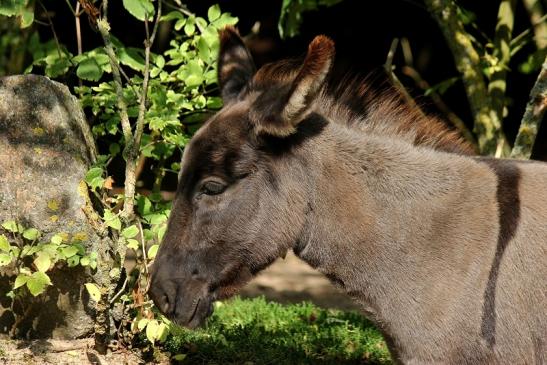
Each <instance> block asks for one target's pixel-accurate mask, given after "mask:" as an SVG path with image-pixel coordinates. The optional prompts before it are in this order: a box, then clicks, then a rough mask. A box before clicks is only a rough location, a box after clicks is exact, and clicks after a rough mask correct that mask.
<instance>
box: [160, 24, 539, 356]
mask: <svg viewBox="0 0 547 365" xmlns="http://www.w3.org/2000/svg"><path fill="white" fill-rule="evenodd" d="M234 37H235V38H234ZM221 40H222V42H223V44H222V46H221V50H222V51H221V54H220V60H226V59H230V57H232V56H233V55H239V56H241V55H245V54H248V51H247V50H246V49H240V48H241V47H244V46H243V43H242V42H241V40H240V39H239V37H238V36H237V33H236V32H235V31H234V30H233V29H229V30H227V31H225V32H224V33H223V34H222V37H221ZM314 42H318V43H319V47H318V48H317V46H318V45H317V44H315V45H314V46H310V50H309V51H308V58H307V59H308V60H309V59H310V57H311V58H312V59H315V58H316V57H318V59H315V61H314V63H315V62H317V64H318V65H330V64H331V63H332V56H333V52H331V51H329V52H317V53H316V52H314V50H316V49H330V48H329V47H330V45H329V42H330V41H326V40H325V39H324V38H319V39H316V41H314ZM325 42H327V43H325ZM310 51H311V55H310ZM223 65H224V66H223ZM305 65H306V61H304V62H303V63H296V62H294V61H291V62H282V63H279V64H273V65H268V66H266V67H264V68H262V69H261V70H259V71H258V72H257V73H255V72H254V69H253V67H254V66H252V60H246V59H245V58H243V59H239V61H238V62H237V65H236V66H237V67H235V66H234V64H230V62H228V63H226V62H224V61H220V62H219V67H220V70H219V75H231V76H226V77H227V78H225V79H224V81H223V82H221V85H224V87H223V89H222V94H223V97H224V101H225V107H224V108H223V109H222V110H221V111H220V112H219V113H218V114H216V115H215V116H214V117H213V118H211V120H210V121H208V122H207V123H206V124H205V125H204V126H203V127H202V128H201V129H200V130H199V131H198V133H197V134H196V135H195V136H194V138H193V139H192V141H191V142H190V144H189V145H188V146H187V148H186V150H185V153H184V157H183V161H182V166H183V170H182V173H181V176H180V180H179V188H178V191H177V196H176V198H175V201H174V203H173V210H172V214H171V217H170V220H169V226H168V229H167V233H166V235H165V238H164V242H163V243H162V246H161V248H160V250H159V252H158V256H157V258H156V260H155V263H154V265H153V267H152V269H151V273H152V284H151V288H150V295H151V297H152V298H153V299H154V302H155V303H156V304H157V305H158V307H159V308H160V309H161V310H162V311H163V312H164V313H166V314H167V315H169V316H170V317H172V318H173V319H174V320H176V321H177V322H178V323H181V324H184V325H186V326H189V327H195V326H197V325H199V324H200V323H202V321H203V320H204V319H205V318H206V317H207V315H209V314H210V312H211V303H212V301H213V300H216V299H219V298H224V297H227V296H230V295H233V294H234V293H235V292H236V291H237V289H238V288H240V287H241V286H242V285H244V284H245V283H246V282H247V281H248V280H250V278H251V277H252V276H253V275H255V274H256V273H257V272H259V271H260V270H262V269H263V268H264V267H266V266H268V265H269V264H270V263H272V262H273V261H274V260H275V259H276V258H278V257H282V256H283V255H284V254H285V253H286V251H287V250H289V249H293V250H294V251H295V253H296V254H297V255H298V256H300V257H301V258H302V259H303V260H305V261H306V262H308V263H309V264H310V265H311V266H313V267H315V268H317V269H318V270H320V271H321V272H323V273H324V274H325V275H326V276H327V277H328V278H330V280H332V281H333V282H334V283H335V284H337V285H339V286H340V287H342V288H344V290H345V291H346V292H347V293H348V294H349V295H351V296H352V297H354V298H355V299H356V300H357V301H359V302H360V303H361V304H362V306H363V310H364V312H365V313H367V315H368V316H369V317H370V318H371V319H372V320H374V321H375V323H376V324H377V325H378V327H379V328H380V329H381V330H382V331H383V333H384V335H385V337H386V339H387V340H388V343H389V346H390V350H391V351H392V354H393V357H394V359H395V360H396V361H399V362H402V363H407V364H424V363H428V364H534V363H536V364H541V363H542V362H544V361H545V351H546V334H547V313H546V310H547V302H546V293H547V283H546V280H545V278H546V277H547V263H546V254H547V225H546V224H545V222H546V221H547V209H546V207H547V193H546V192H545V183H546V182H547V166H546V165H545V164H541V163H522V162H517V161H498V160H493V159H484V158H477V157H473V156H467V155H466V153H468V152H469V148H468V146H467V145H466V144H464V143H463V142H462V141H461V140H460V139H459V137H457V135H456V134H454V133H453V132H451V131H449V130H447V129H446V128H445V127H443V125H442V124H441V123H440V122H438V121H436V120H434V119H431V118H427V117H423V116H421V115H419V114H418V113H417V112H415V111H413V110H410V109H409V108H408V107H406V106H404V105H403V104H401V103H400V101H399V99H398V98H396V97H391V96H385V95H374V94H371V93H369V92H367V91H366V88H357V87H356V85H355V84H351V85H350V87H348V86H347V85H344V86H343V87H345V88H346V90H348V91H344V92H342V93H336V92H334V93H330V92H328V91H327V90H329V88H328V87H327V86H325V85H323V86H322V89H321V93H317V92H316V91H315V90H314V87H313V84H314V82H317V83H322V82H324V80H322V76H321V75H322V73H321V72H316V69H315V68H314V69H313V70H311V71H310V70H306V67H307V66H305ZM329 67H330V66H329ZM319 69H324V67H319ZM249 75H252V76H249ZM297 75H306V77H311V79H310V80H312V81H313V82H311V83H302V79H303V78H302V77H298V76H297ZM221 77H222V76H221ZM232 77H233V80H236V81H237V82H232V81H233V80H232V79H231V78H232ZM306 77H304V78H306ZM242 81H245V82H242ZM310 85H312V86H310ZM295 90H299V91H298V92H301V93H302V95H306V96H307V97H305V98H303V99H298V100H300V101H302V100H304V101H303V102H302V103H297V104H295V105H297V106H298V108H296V109H298V113H285V114H284V112H283V111H284V110H285V108H286V106H287V105H289V104H290V103H291V96H292V95H293V93H294V92H295ZM354 90H358V91H355V92H354ZM371 95H372V96H371ZM363 99H369V100H368V101H366V100H364V101H363ZM363 105H364V106H363ZM287 115H291V116H290V117H289V118H288V119H287ZM446 151H450V152H456V153H446Z"/></svg>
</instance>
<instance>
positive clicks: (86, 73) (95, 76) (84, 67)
mask: <svg viewBox="0 0 547 365" xmlns="http://www.w3.org/2000/svg"><path fill="white" fill-rule="evenodd" d="M76 75H78V77H79V78H81V79H83V80H88V81H99V79H100V78H101V76H102V75H103V69H102V68H101V67H100V66H99V64H98V63H97V61H96V60H95V59H94V58H92V57H89V58H86V59H85V60H83V61H82V62H80V64H79V65H78V68H77V69H76Z"/></svg>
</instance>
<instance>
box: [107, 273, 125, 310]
mask: <svg viewBox="0 0 547 365" xmlns="http://www.w3.org/2000/svg"><path fill="white" fill-rule="evenodd" d="M128 281H129V275H126V276H125V280H124V282H123V285H122V287H121V288H120V290H119V291H118V292H117V293H116V294H115V295H114V296H113V297H112V299H110V305H112V304H114V303H116V300H118V299H119V298H120V297H121V296H122V295H123V293H124V292H125V288H127V282H128Z"/></svg>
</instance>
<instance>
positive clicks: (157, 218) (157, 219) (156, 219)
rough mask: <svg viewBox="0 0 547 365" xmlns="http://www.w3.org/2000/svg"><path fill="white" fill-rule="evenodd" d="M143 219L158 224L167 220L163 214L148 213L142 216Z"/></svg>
mask: <svg viewBox="0 0 547 365" xmlns="http://www.w3.org/2000/svg"><path fill="white" fill-rule="evenodd" d="M144 219H146V220H147V221H148V223H150V224H160V223H163V222H165V221H166V220H167V217H166V216H165V214H148V215H145V216H144Z"/></svg>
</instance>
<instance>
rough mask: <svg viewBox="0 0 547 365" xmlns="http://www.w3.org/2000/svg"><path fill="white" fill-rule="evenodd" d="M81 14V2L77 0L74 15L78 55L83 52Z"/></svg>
mask: <svg viewBox="0 0 547 365" xmlns="http://www.w3.org/2000/svg"><path fill="white" fill-rule="evenodd" d="M67 1H68V0H67ZM80 15H81V12H80V2H77V3H76V10H75V12H74V17H75V19H76V43H77V45H78V55H81V54H82V29H81V27H80Z"/></svg>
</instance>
